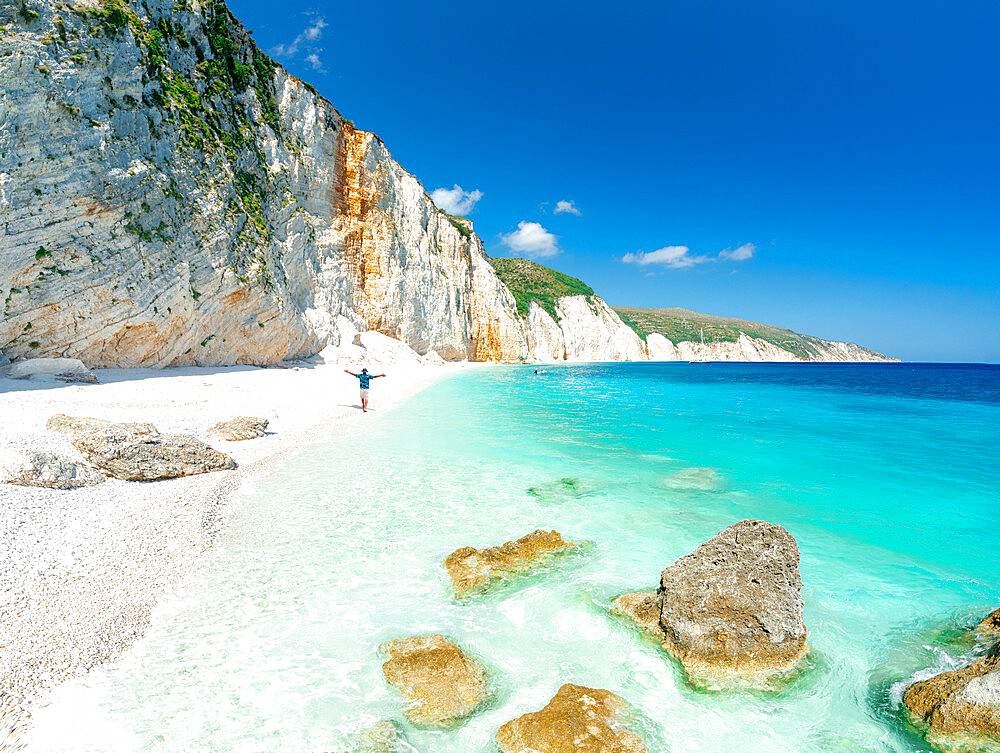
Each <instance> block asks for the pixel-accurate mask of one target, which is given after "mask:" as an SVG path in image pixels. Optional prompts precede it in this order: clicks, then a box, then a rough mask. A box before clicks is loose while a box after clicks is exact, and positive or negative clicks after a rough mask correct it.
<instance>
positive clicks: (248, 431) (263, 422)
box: [207, 416, 269, 442]
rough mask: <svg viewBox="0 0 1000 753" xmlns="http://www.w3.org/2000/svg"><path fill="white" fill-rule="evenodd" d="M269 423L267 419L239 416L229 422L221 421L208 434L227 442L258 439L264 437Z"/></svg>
mask: <svg viewBox="0 0 1000 753" xmlns="http://www.w3.org/2000/svg"><path fill="white" fill-rule="evenodd" d="M268 423H269V422H268V420H267V419H266V418H256V417H255V416H237V417H236V418H231V419H229V420H228V421H220V422H219V423H217V424H216V425H215V426H213V427H212V428H210V429H209V430H208V432H207V433H208V435H209V436H211V437H215V438H216V439H224V440H226V441H227V442H239V441H242V440H244V439H257V437H262V436H264V434H265V430H266V429H267V424H268Z"/></svg>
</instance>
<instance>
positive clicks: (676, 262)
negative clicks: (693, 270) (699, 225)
mask: <svg viewBox="0 0 1000 753" xmlns="http://www.w3.org/2000/svg"><path fill="white" fill-rule="evenodd" d="M710 258H711V257H708V256H692V254H691V249H689V248H688V247H687V246H664V247H663V248H658V249H656V251H636V252H635V253H634V254H633V253H628V254H625V256H623V257H622V261H623V262H625V263H626V264H638V265H639V266H640V267H645V266H646V265H648V264H663V265H664V266H667V267H670V268H671V269H684V268H685V267H693V266H694V265H695V264H701V263H703V262H706V261H708V260H709V259H710Z"/></svg>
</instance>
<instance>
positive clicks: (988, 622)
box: [973, 609, 1000, 638]
mask: <svg viewBox="0 0 1000 753" xmlns="http://www.w3.org/2000/svg"><path fill="white" fill-rule="evenodd" d="M973 629H974V630H975V632H976V633H977V634H979V635H982V636H994V637H996V638H1000V609H994V610H993V611H992V612H990V613H989V614H988V615H986V617H984V618H983V619H982V621H981V622H980V623H979V624H978V625H976V627H975V628H973Z"/></svg>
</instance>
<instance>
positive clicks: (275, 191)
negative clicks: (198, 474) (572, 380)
mask: <svg viewBox="0 0 1000 753" xmlns="http://www.w3.org/2000/svg"><path fill="white" fill-rule="evenodd" d="M25 7H26V9H27V11H26V12H19V11H18V7H17V5H16V4H0V51H2V54H0V154H2V157H0V204H2V207H3V224H2V227H0V240H2V243H0V299H2V310H0V349H2V351H3V352H4V353H5V354H6V355H7V356H9V357H10V358H12V359H14V360H19V359H23V358H27V357H39V356H69V357H74V358H79V359H81V360H82V361H84V362H85V363H86V364H87V365H88V366H140V365H141V366H170V365H182V364H223V363H273V362H276V361H280V360H282V359H284V358H290V357H301V356H305V355H309V354H312V353H316V352H318V351H319V350H321V349H322V348H323V347H325V346H327V345H337V344H339V332H340V330H339V328H338V327H337V326H336V319H337V317H345V318H346V319H348V320H349V321H350V322H352V323H353V324H354V325H355V326H356V327H358V328H359V329H363V330H373V331H377V332H381V333H383V334H386V335H389V336H391V337H394V338H396V339H398V340H400V341H402V342H404V343H406V344H407V345H409V346H411V347H412V348H413V349H414V350H416V351H417V352H418V353H428V352H430V351H435V352H437V353H438V354H440V355H441V356H443V357H444V358H447V359H471V360H496V361H510V360H518V359H520V358H522V357H524V356H525V355H526V354H527V342H526V337H525V331H524V327H523V324H522V323H521V321H520V320H519V319H518V318H517V316H516V311H515V306H514V301H513V298H512V296H511V295H510V293H509V291H507V289H506V288H505V287H504V286H503V284H502V283H501V282H500V281H499V280H498V279H497V277H496V275H495V274H494V272H493V270H492V267H491V265H490V264H489V260H488V258H487V257H486V255H485V253H484V251H483V247H482V243H481V242H480V240H479V238H478V237H477V236H476V235H475V234H473V233H471V232H469V230H468V229H467V228H466V227H464V226H460V223H457V222H453V221H452V220H451V218H449V217H448V216H447V215H445V214H443V213H441V212H440V211H439V210H438V209H437V208H436V207H435V206H434V204H433V202H432V201H431V199H430V197H429V196H428V195H427V193H426V192H425V191H424V189H423V187H422V186H421V185H420V183H419V182H418V181H417V180H416V179H415V178H414V177H413V176H411V175H409V174H408V173H407V172H406V171H404V170H403V169H402V168H401V167H400V166H399V165H398V164H397V163H396V162H395V161H394V160H393V159H392V157H391V156H390V154H389V152H388V150H387V149H386V148H385V146H384V145H383V144H382V142H381V140H380V139H378V138H377V137H376V136H374V135H373V134H370V133H367V132H364V131H361V130H358V129H356V128H354V127H353V125H352V124H351V123H350V122H349V121H346V120H344V119H343V118H342V117H341V115H340V114H339V113H338V112H337V111H336V110H335V109H334V108H333V107H332V106H331V105H330V104H329V103H328V102H327V101H326V100H324V99H322V98H321V97H319V96H317V95H316V94H315V92H314V90H311V88H310V87H308V86H307V85H306V84H303V83H302V82H301V81H299V80H297V79H295V78H294V77H292V76H290V75H288V74H287V73H286V72H285V71H284V70H283V69H281V68H280V67H276V66H274V65H273V63H271V62H270V61H269V60H268V59H267V58H266V56H264V55H263V54H262V53H260V52H259V50H257V48H256V46H255V45H254V44H253V43H252V41H251V40H250V38H249V36H248V35H247V34H246V32H245V31H244V30H243V28H242V27H241V26H240V24H239V22H238V21H236V19H235V18H233V17H232V16H231V15H230V14H229V12H228V11H227V10H226V9H225V6H224V5H223V4H222V3H221V2H208V3H197V2H189V3H175V2H173V0H148V1H147V2H146V3H143V4H141V5H140V4H139V3H137V2H118V0H114V1H113V2H108V1H107V0H104V2H102V3H97V2H87V3H84V2H78V3H77V4H75V5H73V4H62V3H55V2H52V1H51V0H44V1H40V0H27V3H26V6H25ZM220 39H222V40H223V42H225V40H229V41H230V42H232V44H233V46H234V48H235V50H236V52H235V54H232V53H231V54H230V55H229V57H227V56H226V53H225V46H224V44H223V42H220V41H219V40H220Z"/></svg>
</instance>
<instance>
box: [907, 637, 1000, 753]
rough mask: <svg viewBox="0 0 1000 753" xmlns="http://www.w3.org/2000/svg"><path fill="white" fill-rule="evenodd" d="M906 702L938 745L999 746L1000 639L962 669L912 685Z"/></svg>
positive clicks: (965, 747)
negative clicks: (987, 651) (981, 655)
mask: <svg viewBox="0 0 1000 753" xmlns="http://www.w3.org/2000/svg"><path fill="white" fill-rule="evenodd" d="M903 704H904V705H905V707H906V709H907V711H908V712H909V713H910V714H912V715H913V716H914V717H915V718H916V719H917V720H918V722H920V723H922V724H923V725H926V727H927V729H928V737H929V739H930V740H931V741H932V742H933V743H934V744H935V745H936V746H937V747H940V748H943V749H945V750H956V751H957V750H961V751H970V750H978V749H983V750H995V749H996V748H997V747H1000V643H997V644H995V645H994V646H993V648H992V649H990V651H989V653H987V655H986V656H983V657H980V658H978V659H976V660H975V661H973V662H972V663H971V664H969V665H967V666H965V667H963V668H962V669H959V670H956V671H953V672H943V673H941V674H939V675H935V676H934V677H931V678H930V679H928V680H922V681H920V682H916V683H914V684H912V685H910V686H909V687H908V688H907V689H906V692H905V693H904V694H903Z"/></svg>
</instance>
